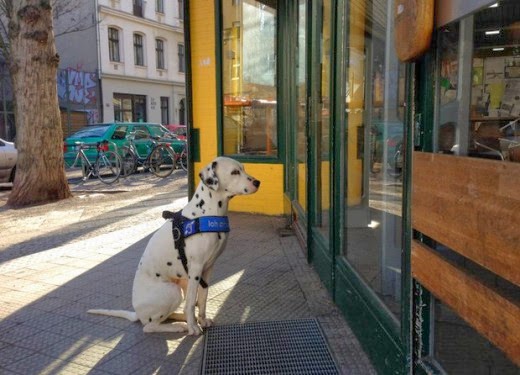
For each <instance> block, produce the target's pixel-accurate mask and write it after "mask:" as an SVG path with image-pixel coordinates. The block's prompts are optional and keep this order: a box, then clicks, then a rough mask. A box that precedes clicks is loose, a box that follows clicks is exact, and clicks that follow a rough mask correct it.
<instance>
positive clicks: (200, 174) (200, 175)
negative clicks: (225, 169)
mask: <svg viewBox="0 0 520 375" xmlns="http://www.w3.org/2000/svg"><path fill="white" fill-rule="evenodd" d="M199 177H200V179H201V180H202V178H203V176H202V172H200V173H199Z"/></svg>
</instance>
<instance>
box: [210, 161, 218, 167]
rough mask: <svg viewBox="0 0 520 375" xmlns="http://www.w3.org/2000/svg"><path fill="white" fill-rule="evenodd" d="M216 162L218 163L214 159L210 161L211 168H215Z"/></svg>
mask: <svg viewBox="0 0 520 375" xmlns="http://www.w3.org/2000/svg"><path fill="white" fill-rule="evenodd" d="M217 164H218V163H217V162H216V161H214V162H213V163H211V168H213V169H215V168H217Z"/></svg>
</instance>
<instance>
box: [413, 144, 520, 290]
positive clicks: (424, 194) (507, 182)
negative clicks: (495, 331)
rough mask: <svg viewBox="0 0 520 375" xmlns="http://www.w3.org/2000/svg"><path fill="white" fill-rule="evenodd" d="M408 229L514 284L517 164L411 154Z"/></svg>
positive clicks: (518, 277) (518, 252)
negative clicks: (410, 192)
mask: <svg viewBox="0 0 520 375" xmlns="http://www.w3.org/2000/svg"><path fill="white" fill-rule="evenodd" d="M412 225H413V227H414V229H416V230H418V231H420V232H422V233H424V234H425V235H427V236H428V237H431V238H433V239H435V240H436V241H438V242H440V243H442V244H444V245H446V246H448V247H450V248H451V249H453V250H455V251H457V252H459V253H460V254H462V255H463V256H465V257H467V258H470V259H471V260H473V261H474V262H476V263H478V264H480V265H481V266H483V267H485V268H487V269H489V270H491V271H492V272H494V273H496V274H498V275H500V276H502V277H503V278H505V279H507V280H509V281H511V282H513V283H515V284H516V285H519V286H520V164H519V163H509V162H498V161H493V160H485V159H476V158H467V157H456V156H452V155H443V154H429V153H422V152H414V156H413V193H412Z"/></svg>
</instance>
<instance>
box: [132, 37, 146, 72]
mask: <svg viewBox="0 0 520 375" xmlns="http://www.w3.org/2000/svg"><path fill="white" fill-rule="evenodd" d="M134 63H135V65H139V66H144V47H143V36H142V35H140V34H134Z"/></svg>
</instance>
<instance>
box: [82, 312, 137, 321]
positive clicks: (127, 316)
mask: <svg viewBox="0 0 520 375" xmlns="http://www.w3.org/2000/svg"><path fill="white" fill-rule="evenodd" d="M87 312H88V313H89V314H98V315H108V316H115V317H116V318H124V319H128V320H130V321H131V322H137V321H138V320H139V318H138V317H137V313H136V312H135V311H127V310H104V309H92V310H88V311H87Z"/></svg>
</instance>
